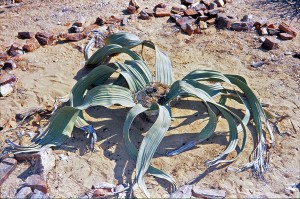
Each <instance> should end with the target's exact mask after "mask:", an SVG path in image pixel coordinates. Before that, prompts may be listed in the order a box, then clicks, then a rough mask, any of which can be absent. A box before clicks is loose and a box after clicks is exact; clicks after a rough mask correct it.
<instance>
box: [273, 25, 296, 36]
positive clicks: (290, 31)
mask: <svg viewBox="0 0 300 199" xmlns="http://www.w3.org/2000/svg"><path fill="white" fill-rule="evenodd" d="M278 28H279V29H280V30H281V31H282V32H284V33H288V34H290V35H292V36H294V37H296V36H297V30H296V28H294V27H292V26H289V25H288V24H286V23H285V22H282V23H281V24H280V25H279V27H278Z"/></svg>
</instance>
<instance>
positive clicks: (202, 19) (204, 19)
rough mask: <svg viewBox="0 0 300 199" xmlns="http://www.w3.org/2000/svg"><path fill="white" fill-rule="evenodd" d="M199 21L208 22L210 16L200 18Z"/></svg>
mask: <svg viewBox="0 0 300 199" xmlns="http://www.w3.org/2000/svg"><path fill="white" fill-rule="evenodd" d="M198 20H199V21H207V20H208V16H199V17H198Z"/></svg>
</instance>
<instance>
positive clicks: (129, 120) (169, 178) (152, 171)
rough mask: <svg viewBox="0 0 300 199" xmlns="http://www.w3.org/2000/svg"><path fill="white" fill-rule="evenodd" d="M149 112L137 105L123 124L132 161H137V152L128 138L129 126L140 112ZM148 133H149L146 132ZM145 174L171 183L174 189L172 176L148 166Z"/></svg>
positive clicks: (125, 139) (125, 140)
mask: <svg viewBox="0 0 300 199" xmlns="http://www.w3.org/2000/svg"><path fill="white" fill-rule="evenodd" d="M147 110H149V108H145V107H143V106H142V105H141V104H137V105H136V106H134V107H133V108H132V109H131V110H130V111H129V112H128V114H127V116H126V120H125V122H124V126H123V138H124V142H125V146H126V149H127V151H128V154H129V156H130V157H131V159H133V160H134V161H136V160H137V156H138V150H137V148H136V147H135V146H134V144H132V142H131V140H130V137H129V129H130V126H131V125H132V122H133V121H134V119H135V118H136V116H137V115H139V114H140V113H142V112H145V111H147ZM148 132H149V131H148ZM147 172H149V173H150V174H151V175H153V176H155V177H158V178H163V179H165V180H167V181H169V182H171V183H172V185H173V186H174V187H175V185H176V183H175V180H174V179H173V178H172V176H170V175H169V174H167V173H165V172H163V171H161V170H159V169H156V168H154V167H153V166H151V165H150V166H149V168H148V170H147Z"/></svg>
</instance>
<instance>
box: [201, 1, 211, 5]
mask: <svg viewBox="0 0 300 199" xmlns="http://www.w3.org/2000/svg"><path fill="white" fill-rule="evenodd" d="M202 3H203V4H204V5H206V6H209V5H210V4H211V0H202Z"/></svg>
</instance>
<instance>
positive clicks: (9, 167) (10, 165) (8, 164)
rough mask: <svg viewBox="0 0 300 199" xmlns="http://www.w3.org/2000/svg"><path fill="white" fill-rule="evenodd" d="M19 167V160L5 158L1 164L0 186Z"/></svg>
mask: <svg viewBox="0 0 300 199" xmlns="http://www.w3.org/2000/svg"><path fill="white" fill-rule="evenodd" d="M16 167H17V160H16V159H14V158H5V159H3V160H2V161H1V162H0V186H1V185H2V184H3V182H4V181H5V180H6V179H7V178H8V176H9V175H10V174H11V173H12V172H13V170H15V169H16Z"/></svg>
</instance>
